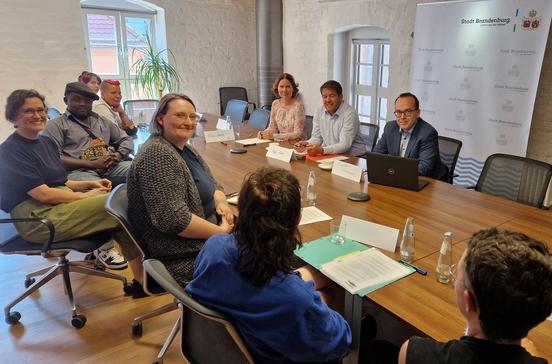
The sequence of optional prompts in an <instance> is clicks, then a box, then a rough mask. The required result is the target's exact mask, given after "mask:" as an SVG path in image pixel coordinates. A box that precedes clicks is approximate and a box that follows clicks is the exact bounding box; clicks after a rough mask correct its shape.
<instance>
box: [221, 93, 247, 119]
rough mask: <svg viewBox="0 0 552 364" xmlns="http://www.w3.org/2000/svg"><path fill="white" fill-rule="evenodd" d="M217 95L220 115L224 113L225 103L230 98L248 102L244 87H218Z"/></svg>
mask: <svg viewBox="0 0 552 364" xmlns="http://www.w3.org/2000/svg"><path fill="white" fill-rule="evenodd" d="M219 97H220V114H221V115H224V114H225V112H226V104H228V101H230V100H242V101H245V102H249V99H248V98H247V90H246V89H245V87H219Z"/></svg>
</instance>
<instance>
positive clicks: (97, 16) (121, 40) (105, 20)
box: [83, 8, 155, 99]
mask: <svg viewBox="0 0 552 364" xmlns="http://www.w3.org/2000/svg"><path fill="white" fill-rule="evenodd" d="M83 22H84V28H85V35H86V42H87V46H88V64H89V67H90V70H91V71H92V72H94V73H97V74H98V75H100V77H102V79H103V78H106V79H114V80H119V81H120V82H121V89H122V92H123V95H124V98H125V99H132V98H142V97H143V95H140V94H139V91H138V89H137V88H136V85H135V83H134V72H133V70H132V65H133V64H134V63H135V62H136V61H137V60H138V59H139V57H140V56H141V55H142V52H140V49H144V48H147V38H149V39H150V40H151V42H154V39H155V37H154V34H153V29H154V16H153V15H152V14H146V13H136V12H124V11H117V10H104V9H92V8H83Z"/></svg>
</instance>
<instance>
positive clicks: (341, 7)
mask: <svg viewBox="0 0 552 364" xmlns="http://www.w3.org/2000/svg"><path fill="white" fill-rule="evenodd" d="M434 1H435V0H423V1H419V0H342V1H326V2H320V1H319V0H302V1H299V0H283V2H284V17H283V18H284V31H283V32H284V71H285V72H289V73H291V74H293V75H294V76H295V79H296V80H297V81H298V82H299V83H300V88H301V93H302V94H303V98H304V100H305V110H306V113H307V114H311V115H312V114H313V113H314V111H315V110H316V108H317V107H319V106H320V105H321V100H320V94H319V91H318V90H319V87H320V85H321V84H322V83H323V82H324V81H326V80H327V79H328V69H329V68H332V67H333V64H334V61H333V60H332V59H331V57H332V55H331V54H330V53H331V48H332V44H330V42H331V41H333V39H332V37H331V35H332V34H333V33H335V32H337V31H340V30H342V29H350V28H354V27H358V26H373V27H379V28H382V29H385V30H386V31H387V32H388V33H389V36H390V44H391V60H390V61H391V64H390V85H389V89H390V95H391V97H390V99H394V95H398V94H399V93H401V92H404V91H408V85H409V75H410V62H411V49H412V42H413V38H412V36H411V34H412V32H413V31H414V23H415V19H416V4H417V3H422V2H423V3H428V2H434ZM329 39H330V41H329ZM551 48H552V36H551V35H549V37H548V46H547V52H546V53H545V58H544V64H543V70H542V74H541V80H540V84H539V89H538V92H537V100H536V103H535V111H534V114H533V122H532V128H531V134H530V136H529V146H528V149H527V156H528V157H530V158H535V159H539V160H543V161H546V162H549V163H552V142H551V140H552V102H550V100H551V99H552V49H551ZM389 106H390V107H389V108H388V110H389V112H390V113H391V112H392V111H393V106H392V104H391V105H389ZM389 117H391V115H389Z"/></svg>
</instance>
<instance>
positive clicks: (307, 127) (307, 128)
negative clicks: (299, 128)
mask: <svg viewBox="0 0 552 364" xmlns="http://www.w3.org/2000/svg"><path fill="white" fill-rule="evenodd" d="M303 130H304V131H303V133H304V134H305V137H306V138H307V139H310V137H311V135H312V115H305V124H304V129H303Z"/></svg>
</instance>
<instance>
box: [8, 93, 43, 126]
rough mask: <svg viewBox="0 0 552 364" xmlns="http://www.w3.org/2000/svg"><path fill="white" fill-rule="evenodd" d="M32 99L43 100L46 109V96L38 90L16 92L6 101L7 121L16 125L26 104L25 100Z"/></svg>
mask: <svg viewBox="0 0 552 364" xmlns="http://www.w3.org/2000/svg"><path fill="white" fill-rule="evenodd" d="M31 97H36V98H39V99H40V100H42V103H43V104H44V107H46V102H45V101H44V100H45V99H44V96H43V95H41V94H40V93H39V92H38V91H37V90H33V89H30V90H24V89H19V90H15V91H13V92H12V93H11V94H10V95H9V96H8V98H7V99H6V111H5V112H4V116H5V117H6V120H8V121H10V122H12V123H15V120H16V119H17V115H18V114H19V109H21V107H22V106H23V104H24V103H25V100H26V99H29V98H31Z"/></svg>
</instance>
